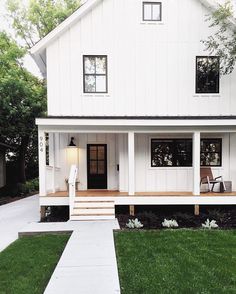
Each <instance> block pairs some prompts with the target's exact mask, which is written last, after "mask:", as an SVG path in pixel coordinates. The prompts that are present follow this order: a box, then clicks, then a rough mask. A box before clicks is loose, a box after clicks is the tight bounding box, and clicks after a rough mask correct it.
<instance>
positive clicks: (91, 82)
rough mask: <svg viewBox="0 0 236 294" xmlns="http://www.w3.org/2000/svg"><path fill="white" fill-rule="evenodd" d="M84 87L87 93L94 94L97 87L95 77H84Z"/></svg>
mask: <svg viewBox="0 0 236 294" xmlns="http://www.w3.org/2000/svg"><path fill="white" fill-rule="evenodd" d="M84 87H85V92H87V93H93V92H95V90H96V87H95V76H85V77H84Z"/></svg>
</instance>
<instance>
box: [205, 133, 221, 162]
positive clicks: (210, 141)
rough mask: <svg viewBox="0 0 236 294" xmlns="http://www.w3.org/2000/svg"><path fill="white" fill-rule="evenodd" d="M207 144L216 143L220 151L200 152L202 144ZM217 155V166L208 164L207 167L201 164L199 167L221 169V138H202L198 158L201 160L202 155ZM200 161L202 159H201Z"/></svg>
mask: <svg viewBox="0 0 236 294" xmlns="http://www.w3.org/2000/svg"><path fill="white" fill-rule="evenodd" d="M204 141H206V142H209V143H208V144H210V143H217V144H219V148H220V151H204V152H203V151H202V142H204ZM204 153H205V154H207V153H208V154H216V153H217V154H219V164H208V165H204V164H202V163H201V166H202V167H221V166H222V138H202V139H201V150H200V156H201V158H202V154H204ZM201 161H202V159H201Z"/></svg>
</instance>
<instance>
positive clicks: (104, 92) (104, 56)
mask: <svg viewBox="0 0 236 294" xmlns="http://www.w3.org/2000/svg"><path fill="white" fill-rule="evenodd" d="M85 58H95V59H96V58H105V59H106V73H105V74H97V73H96V62H95V73H94V74H86V73H85ZM86 76H95V92H89V91H86V87H85V77H86ZM96 76H105V77H106V90H105V91H100V92H97V91H96ZM83 92H84V93H85V94H107V93H108V56H107V55H83Z"/></svg>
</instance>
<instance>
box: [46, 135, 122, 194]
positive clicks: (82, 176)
mask: <svg viewBox="0 0 236 294" xmlns="http://www.w3.org/2000/svg"><path fill="white" fill-rule="evenodd" d="M71 137H74V138H75V142H76V144H77V146H79V148H78V158H77V162H74V164H76V165H77V166H78V180H79V182H80V183H79V189H80V190H86V189H87V145H88V144H107V174H108V189H109V190H118V186H119V184H118V181H119V177H118V171H117V164H118V158H117V156H118V154H119V153H118V152H117V144H118V141H117V137H116V135H115V134H63V133H62V134H59V145H58V146H57V148H58V150H59V162H57V167H56V169H55V187H56V190H58V191H65V190H66V182H65V180H66V179H67V178H68V177H69V172H70V163H69V160H68V153H67V152H68V150H67V146H68V143H69V141H70V138H71ZM46 173H47V176H46V182H47V189H48V192H49V191H51V189H52V167H50V166H49V167H47V168H46Z"/></svg>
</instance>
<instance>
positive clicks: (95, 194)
mask: <svg viewBox="0 0 236 294" xmlns="http://www.w3.org/2000/svg"><path fill="white" fill-rule="evenodd" d="M75 196H76V197H127V196H129V197H131V196H134V197H150V196H153V197H192V196H195V195H194V194H193V193H192V192H135V193H134V195H129V194H128V192H120V191H109V190H102V191H101V190H85V191H76V192H75ZM199 196H200V197H229V196H231V197H232V196H234V197H236V191H235V192H215V193H212V192H207V193H205V192H204V193H200V195H199ZM44 197H45V196H44ZM46 197H69V192H68V191H57V192H55V193H48V194H47V196H46Z"/></svg>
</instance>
